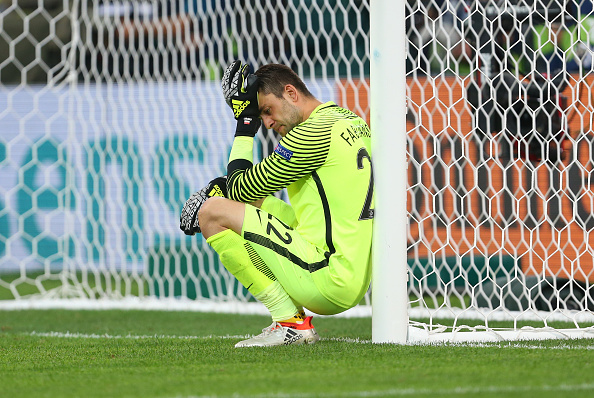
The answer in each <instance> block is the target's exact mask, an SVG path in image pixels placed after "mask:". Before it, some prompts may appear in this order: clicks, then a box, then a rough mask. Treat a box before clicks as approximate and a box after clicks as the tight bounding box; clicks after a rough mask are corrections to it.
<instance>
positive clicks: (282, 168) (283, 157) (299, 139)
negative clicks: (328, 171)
mask: <svg viewBox="0 0 594 398" xmlns="http://www.w3.org/2000/svg"><path fill="white" fill-rule="evenodd" d="M329 150H330V131H315V130H314V131H311V130H309V131H308V130H305V129H302V128H300V127H299V126H298V127H295V128H294V129H293V130H291V131H290V132H289V133H288V134H287V135H286V136H285V137H283V138H282V139H281V141H280V142H279V145H278V146H277V147H276V149H275V151H274V152H273V153H272V154H271V155H269V156H267V157H266V158H264V159H263V160H262V162H260V163H257V164H252V162H251V161H250V160H249V159H252V157H253V153H252V151H253V141H252V143H250V144H247V145H244V143H243V142H238V140H237V139H236V140H235V142H234V144H233V147H232V149H231V156H230V161H229V164H228V166H227V174H228V180H227V190H228V194H229V199H233V200H236V201H239V202H244V203H249V202H253V201H255V200H258V199H261V198H264V197H266V196H268V195H271V194H273V193H274V192H277V191H280V190H281V189H283V188H285V187H287V186H289V185H291V184H292V183H293V182H295V181H297V180H299V179H300V178H302V177H304V176H306V175H309V174H311V173H312V172H313V171H315V170H316V169H318V168H319V167H321V166H322V165H323V164H324V162H325V161H326V158H327V156H328V152H329Z"/></svg>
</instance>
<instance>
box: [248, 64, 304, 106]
mask: <svg viewBox="0 0 594 398" xmlns="http://www.w3.org/2000/svg"><path fill="white" fill-rule="evenodd" d="M255 75H256V76H258V91H259V92H260V94H274V95H275V96H277V97H278V98H282V97H283V94H284V92H285V88H286V86H287V84H290V85H291V86H293V87H295V88H296V89H297V90H298V91H299V92H300V93H301V94H302V95H304V96H306V97H310V98H313V95H312V94H311V93H310V92H309V90H308V89H307V87H306V86H305V83H303V80H301V78H300V77H299V76H297V74H296V73H295V72H294V71H293V70H292V69H291V68H289V67H288V66H285V65H280V64H268V65H264V66H262V67H261V68H260V69H258V70H257V71H256V73H255Z"/></svg>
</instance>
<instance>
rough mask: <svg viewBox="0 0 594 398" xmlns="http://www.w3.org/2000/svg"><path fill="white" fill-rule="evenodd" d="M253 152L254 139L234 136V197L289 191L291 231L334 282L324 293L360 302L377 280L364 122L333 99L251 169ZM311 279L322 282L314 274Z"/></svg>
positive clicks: (339, 300) (231, 166)
mask: <svg viewBox="0 0 594 398" xmlns="http://www.w3.org/2000/svg"><path fill="white" fill-rule="evenodd" d="M252 150H253V139H252V138H246V137H238V138H236V139H235V141H234V145H233V148H232V151H231V158H230V163H229V167H228V181H227V185H228V195H229V198H230V199H233V200H236V201H240V202H244V203H248V202H253V201H256V200H258V199H261V198H263V197H266V196H268V195H270V194H272V193H274V192H277V191H279V190H281V189H283V188H285V187H286V188H287V192H288V195H289V201H290V204H291V207H292V208H293V210H294V211H295V218H296V223H295V225H292V227H294V229H295V230H296V231H297V232H298V233H299V234H300V235H301V236H303V237H304V238H305V239H306V240H308V241H309V242H311V243H312V244H314V245H315V246H316V247H317V248H319V249H320V250H322V251H323V252H324V254H325V256H326V258H327V259H328V267H327V268H328V269H327V270H325V272H324V273H326V272H329V273H330V278H328V275H326V276H325V277H324V278H323V280H324V282H323V283H324V284H325V285H326V286H320V290H321V291H323V292H324V294H325V296H327V298H328V299H329V300H331V301H332V302H334V303H336V304H338V305H341V306H343V307H347V308H349V307H351V306H353V305H355V304H357V302H358V301H359V300H360V299H361V297H362V296H363V295H364V294H365V292H366V291H367V289H368V287H369V282H370V277H371V238H372V223H373V215H374V210H373V209H374V205H373V169H372V165H371V133H370V130H369V127H368V126H367V124H366V123H365V121H364V120H363V119H361V118H360V117H359V116H357V115H356V114H355V113H353V112H351V111H349V110H347V109H344V108H341V107H339V106H337V105H336V104H335V103H333V102H327V103H324V104H321V105H319V106H318V107H317V108H316V109H315V110H314V111H313V112H312V114H311V115H310V116H309V118H308V119H307V120H305V121H304V122H302V123H301V124H299V125H297V126H296V127H294V128H293V129H292V130H291V131H289V132H288V133H287V134H286V136H285V137H283V138H282V139H281V140H280V142H279V144H278V145H277V147H276V149H275V150H274V152H273V153H272V154H271V155H270V156H268V157H266V158H265V159H264V160H262V162H260V163H258V164H255V165H253V164H252V162H251V161H250V160H251V159H253V153H252ZM312 276H313V277H314V280H316V275H315V272H314V275H312ZM328 281H330V282H328ZM316 283H317V282H316ZM320 283H322V278H320Z"/></svg>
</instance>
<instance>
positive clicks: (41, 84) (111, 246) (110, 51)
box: [0, 0, 594, 326]
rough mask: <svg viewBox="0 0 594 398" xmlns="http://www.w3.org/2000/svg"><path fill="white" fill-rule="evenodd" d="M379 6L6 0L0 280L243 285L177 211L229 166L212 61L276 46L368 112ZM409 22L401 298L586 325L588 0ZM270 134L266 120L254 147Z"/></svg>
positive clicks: (227, 291) (0, 99) (202, 290)
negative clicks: (374, 13) (404, 286)
mask: <svg viewBox="0 0 594 398" xmlns="http://www.w3.org/2000/svg"><path fill="white" fill-rule="evenodd" d="M369 16H370V9H369V1H367V0H338V1H329V0H280V1H266V0H241V1H235V2H229V1H224V0H197V1H150V2H149V1H111V2H107V1H103V2H102V1H96V2H91V1H86V0H79V1H65V0H64V1H58V0H54V1H44V2H37V1H12V2H11V1H2V2H0V25H1V26H2V29H1V30H0V83H1V84H0V192H1V193H2V195H1V196H0V298H2V299H8V300H16V301H20V300H22V299H30V298H33V297H42V298H43V299H45V300H48V299H50V298H80V297H83V298H91V299H95V298H109V299H118V300H121V299H124V298H129V297H140V298H159V299H163V298H174V297H175V298H187V299H191V300H195V301H196V302H223V303H230V302H241V303H247V302H250V301H253V298H252V297H251V296H250V295H249V293H247V291H246V290H245V289H244V288H243V287H242V286H240V285H239V284H238V282H237V281H236V280H235V279H234V278H233V277H232V276H231V275H229V273H228V272H227V271H226V270H225V269H224V268H223V267H222V265H221V264H220V262H219V260H218V258H217V256H216V253H214V252H213V251H212V250H211V249H210V247H209V246H208V245H207V244H206V243H205V241H204V240H203V239H202V238H201V236H195V237H185V236H184V235H183V233H181V231H179V229H178V225H179V214H180V212H181V207H182V206H183V203H184V202H185V200H186V199H187V198H188V197H189V196H190V194H191V193H192V192H194V191H196V190H198V189H200V188H201V187H202V186H204V185H205V184H206V183H207V182H208V181H209V180H210V179H212V178H214V177H216V176H218V175H222V174H224V172H225V168H226V161H227V156H228V152H229V149H230V145H231V138H232V137H231V134H229V131H233V128H234V127H233V119H232V118H231V117H230V116H231V113H230V110H229V109H228V108H227V107H226V104H225V103H224V101H223V98H222V95H221V92H220V83H219V82H220V78H221V76H222V72H223V70H224V68H225V67H226V65H227V64H228V63H229V62H230V61H231V60H233V59H242V60H245V61H247V62H249V63H251V64H252V66H253V67H255V68H257V67H259V66H261V65H263V64H266V63H269V62H278V63H284V64H287V65H289V66H291V67H292V68H293V69H294V70H295V71H296V72H297V73H298V74H299V75H300V76H302V77H303V78H304V80H305V82H306V84H307V85H308V86H309V87H310V89H311V91H312V93H313V94H314V95H315V96H316V97H318V98H320V99H322V100H324V101H326V100H333V101H335V102H337V103H338V104H339V105H342V106H345V107H348V108H350V109H352V110H353V111H355V112H356V113H358V114H359V115H361V116H362V117H364V118H366V119H367V120H369V23H370V22H369ZM405 22H406V35H407V41H406V42H407V60H406V63H407V82H408V84H407V100H408V114H407V121H406V123H407V131H408V156H409V187H408V213H409V221H410V222H409V233H408V254H409V255H408V266H409V276H410V278H409V285H408V288H409V296H410V314H411V316H412V317H417V318H423V319H427V318H428V319H429V324H433V323H434V320H436V319H438V318H441V317H450V318H455V319H456V320H457V319H475V320H476V321H477V323H478V324H481V325H486V326H488V325H489V322H490V321H493V320H508V321H509V320H512V321H514V325H515V322H516V321H520V320H526V319H527V320H537V321H539V322H541V323H543V324H544V325H545V326H548V325H549V324H550V322H552V321H553V320H567V321H570V322H573V323H574V324H575V325H576V326H583V323H584V322H586V323H588V322H590V324H592V317H591V315H592V310H593V309H594V300H593V298H592V291H591V283H592V281H594V269H593V266H594V264H593V260H592V259H593V256H594V252H593V249H592V243H594V242H592V241H590V236H591V231H592V228H593V227H594V217H593V216H592V212H593V211H594V210H593V209H594V197H593V194H592V189H591V187H590V181H591V176H592V174H591V171H592V169H593V167H592V166H593V164H592V151H593V150H594V142H593V141H592V134H591V127H592V126H591V123H592V111H593V105H592V98H593V97H592V88H591V87H592V83H593V79H592V48H593V47H592V46H593V45H594V37H592V36H591V34H590V31H591V28H592V27H594V13H593V12H592V4H591V1H581V0H580V1H578V2H569V1H563V0H538V1H532V0H517V1H515V0H514V1H511V0H507V1H462V0H430V1H424V2H420V1H416V0H409V1H408V2H407V3H406V21H405ZM389 78H390V77H389V76H386V77H385V79H386V80H389ZM371 127H372V129H373V126H371ZM276 143H277V138H276V136H275V134H274V133H273V132H272V131H263V132H262V133H261V134H260V135H259V139H258V140H257V144H256V153H257V157H259V158H261V157H263V156H266V155H267V154H269V153H271V151H272V150H273V148H274V147H275V145H276ZM385 183H389V182H385ZM279 196H280V197H284V194H283V193H282V192H281V193H279ZM369 303H370V297H369V295H368V296H366V299H365V302H364V303H363V304H362V305H363V306H368V305H369Z"/></svg>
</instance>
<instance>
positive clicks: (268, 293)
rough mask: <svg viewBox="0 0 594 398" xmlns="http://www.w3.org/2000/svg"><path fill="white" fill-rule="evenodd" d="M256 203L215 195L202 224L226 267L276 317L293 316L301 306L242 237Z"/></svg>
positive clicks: (207, 204)
mask: <svg viewBox="0 0 594 398" xmlns="http://www.w3.org/2000/svg"><path fill="white" fill-rule="evenodd" d="M246 207H250V208H253V207H252V206H249V205H245V204H243V203H239V202H235V201H232V200H228V199H224V198H217V197H213V198H210V199H208V200H207V201H206V202H205V203H204V204H203V205H202V208H201V209H200V212H199V213H198V216H199V217H200V221H199V223H200V228H201V230H202V234H203V235H204V237H205V238H206V242H207V243H208V244H209V245H211V246H212V248H213V249H214V250H215V251H216V252H217V253H218V254H219V257H220V259H221V262H222V263H223V265H224V266H225V268H226V269H227V270H228V271H229V272H230V273H231V274H233V276H235V278H237V280H238V281H239V282H240V283H241V284H242V285H243V286H245V287H246V288H247V289H248V291H249V292H250V293H251V294H252V295H253V296H254V297H256V299H258V300H259V301H261V302H262V303H263V304H264V305H265V306H266V307H267V308H268V310H269V311H270V313H271V315H272V318H273V320H274V321H281V320H290V319H291V318H293V317H295V316H296V315H299V313H300V310H301V311H302V308H298V307H297V306H296V305H295V304H294V302H293V300H291V298H290V297H289V295H288V294H287V293H286V292H285V290H284V289H283V288H282V286H281V285H280V284H279V283H278V281H277V280H276V277H275V276H274V274H273V273H272V272H271V271H270V269H269V268H268V267H267V265H266V263H265V262H264V261H262V259H261V258H260V257H259V255H258V254H257V253H256V251H255V250H254V249H253V248H252V246H251V245H250V244H249V243H248V242H246V241H245V239H243V238H242V237H241V229H242V227H243V220H244V213H245V208H246Z"/></svg>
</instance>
